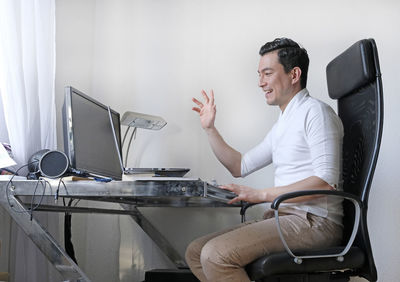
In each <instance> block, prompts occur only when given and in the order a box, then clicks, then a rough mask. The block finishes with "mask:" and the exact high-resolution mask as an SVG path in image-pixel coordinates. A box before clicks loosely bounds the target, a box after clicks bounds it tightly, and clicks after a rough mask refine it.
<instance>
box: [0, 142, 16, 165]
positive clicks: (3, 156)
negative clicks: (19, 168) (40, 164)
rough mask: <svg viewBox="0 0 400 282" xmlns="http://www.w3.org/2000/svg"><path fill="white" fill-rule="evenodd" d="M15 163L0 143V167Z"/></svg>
mask: <svg viewBox="0 0 400 282" xmlns="http://www.w3.org/2000/svg"><path fill="white" fill-rule="evenodd" d="M13 165H16V163H15V162H14V160H13V159H12V158H10V156H9V155H8V152H7V150H6V148H4V146H3V144H1V143H0V168H3V167H8V166H13Z"/></svg>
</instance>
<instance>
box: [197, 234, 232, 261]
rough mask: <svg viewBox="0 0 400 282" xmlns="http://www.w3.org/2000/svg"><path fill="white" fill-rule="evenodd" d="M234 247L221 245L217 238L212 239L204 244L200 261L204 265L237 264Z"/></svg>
mask: <svg viewBox="0 0 400 282" xmlns="http://www.w3.org/2000/svg"><path fill="white" fill-rule="evenodd" d="M236 257H237V255H235V251H234V249H231V248H227V247H226V246H224V245H221V244H219V243H218V241H216V240H211V241H209V242H208V243H207V244H205V245H204V247H203V249H202V250H201V254H200V261H201V264H202V265H203V266H205V265H207V264H212V265H214V266H215V265H225V266H226V265H228V264H229V265H237V264H238V261H237V260H236Z"/></svg>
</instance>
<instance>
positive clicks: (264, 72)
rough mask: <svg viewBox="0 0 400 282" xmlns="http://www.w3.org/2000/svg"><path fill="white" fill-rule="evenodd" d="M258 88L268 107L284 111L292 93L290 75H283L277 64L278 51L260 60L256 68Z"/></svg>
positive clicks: (281, 67)
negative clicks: (276, 107)
mask: <svg viewBox="0 0 400 282" xmlns="http://www.w3.org/2000/svg"><path fill="white" fill-rule="evenodd" d="M258 74H259V76H260V81H259V86H260V87H261V88H262V90H263V91H264V93H265V98H266V99H267V103H268V105H277V106H279V107H280V109H281V111H284V110H285V108H286V106H287V104H288V103H289V102H290V100H291V99H292V97H293V96H294V94H295V93H293V85H292V74H291V72H289V73H285V70H284V68H283V66H282V65H281V64H280V63H279V59H278V51H272V52H269V53H267V54H265V55H263V56H262V57H261V58H260V63H259V66H258Z"/></svg>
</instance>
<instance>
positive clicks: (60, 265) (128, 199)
mask: <svg viewBox="0 0 400 282" xmlns="http://www.w3.org/2000/svg"><path fill="white" fill-rule="evenodd" d="M49 183H50V184H51V185H50V187H49V185H45V182H44V181H43V180H42V181H41V182H40V183H39V184H38V185H37V181H34V180H13V181H12V182H11V183H10V182H9V181H0V205H1V206H2V207H3V208H4V209H5V210H6V211H7V212H8V213H9V214H10V216H11V217H12V219H13V220H14V221H15V222H16V223H17V224H18V225H19V226H20V227H21V229H22V230H23V231H24V232H25V233H26V235H27V236H28V237H29V238H30V239H31V240H32V241H33V242H34V243H35V244H36V246H37V247H38V248H39V249H40V250H41V252H42V253H43V254H44V255H45V256H46V257H47V259H48V260H49V261H50V263H52V264H53V265H54V267H55V268H56V270H57V271H58V272H59V273H60V274H61V276H62V277H63V279H64V280H65V281H91V280H90V279H89V278H88V277H87V276H86V274H85V273H84V272H83V271H82V270H81V269H80V268H79V266H78V265H77V264H76V263H75V262H74V261H73V260H72V259H71V258H70V257H69V256H68V254H67V253H66V252H65V250H64V249H63V248H62V247H61V246H60V245H59V244H58V242H57V241H56V240H55V239H54V238H53V237H52V236H51V235H50V234H49V233H48V232H47V231H46V230H45V228H44V227H43V226H41V225H40V222H38V221H37V220H36V219H35V218H34V217H31V214H30V212H29V211H27V208H29V205H28V204H26V203H24V202H23V201H22V200H21V196H30V197H32V196H34V195H35V196H36V197H40V196H41V195H44V197H52V198H54V197H55V195H56V193H57V194H58V197H60V198H68V199H85V200H91V201H104V202H113V203H120V204H121V207H122V209H121V210H118V209H98V208H86V207H69V206H63V205H39V206H38V207H37V209H36V210H35V211H46V212H71V213H72V212H78V213H107V214H126V215H130V216H131V217H132V218H133V220H135V222H136V223H138V224H139V226H140V227H141V228H142V229H143V230H144V231H145V232H146V233H147V235H149V237H150V238H151V239H152V240H153V241H154V242H155V243H156V245H157V246H158V247H159V248H160V249H161V250H162V251H163V252H164V253H165V254H166V255H167V257H168V258H169V259H171V261H172V262H173V263H174V264H175V265H176V267H178V268H179V267H185V266H186V263H185V261H184V259H183V258H182V257H181V256H180V255H179V254H178V252H177V251H176V250H175V249H174V248H173V247H172V245H171V244H170V243H169V242H168V241H167V240H166V239H165V238H164V236H163V235H162V234H161V233H160V232H159V231H158V230H157V229H156V228H155V227H154V226H153V225H152V224H151V223H150V222H149V221H148V220H147V219H146V218H145V217H144V216H143V214H142V213H141V212H140V211H139V209H138V207H228V206H229V207H232V206H236V207H238V206H239V205H227V204H226V202H227V200H229V199H232V198H233V194H232V193H230V192H229V191H225V190H221V189H219V188H217V187H215V186H213V185H211V184H209V183H207V182H205V181H202V180H200V179H189V178H143V179H138V180H135V181H112V182H109V183H102V182H95V181H69V182H66V181H64V183H65V187H64V186H63V185H60V188H59V191H56V190H57V186H58V184H59V180H49ZM7 189H8V192H7ZM7 195H8V196H7ZM58 202H62V201H58Z"/></svg>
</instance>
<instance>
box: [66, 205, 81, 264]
mask: <svg viewBox="0 0 400 282" xmlns="http://www.w3.org/2000/svg"><path fill="white" fill-rule="evenodd" d="M63 200H64V198H63ZM72 201H73V199H70V200H69V202H68V207H70V206H71V205H72ZM64 205H65V201H64ZM71 221H72V214H71V213H70V212H65V215H64V247H65V251H66V253H67V254H68V255H69V256H70V258H71V259H72V260H73V261H74V262H75V263H76V264H77V265H78V262H77V260H76V257H75V250H74V245H73V244H72V232H71V226H72V224H71Z"/></svg>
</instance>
